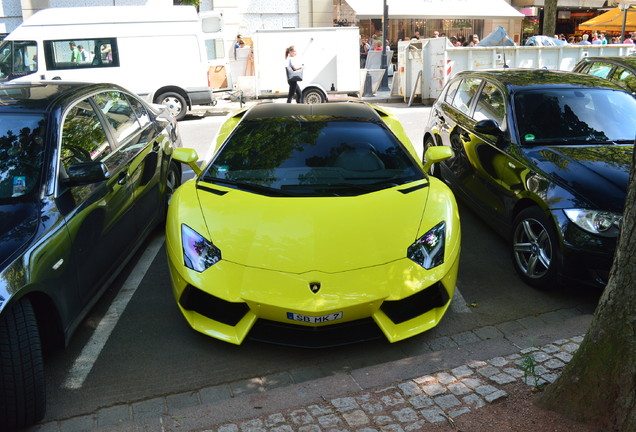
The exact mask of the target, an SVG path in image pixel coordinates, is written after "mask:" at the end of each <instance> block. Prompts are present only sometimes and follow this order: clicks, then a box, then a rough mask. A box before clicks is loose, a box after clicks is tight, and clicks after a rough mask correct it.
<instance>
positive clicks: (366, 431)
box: [356, 427, 378, 432]
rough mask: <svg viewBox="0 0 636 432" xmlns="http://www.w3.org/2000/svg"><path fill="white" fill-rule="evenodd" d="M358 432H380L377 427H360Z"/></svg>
mask: <svg viewBox="0 0 636 432" xmlns="http://www.w3.org/2000/svg"><path fill="white" fill-rule="evenodd" d="M356 432H378V430H377V429H376V428H371V427H365V428H362V429H358V430H357V431H356Z"/></svg>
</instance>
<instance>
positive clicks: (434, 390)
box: [422, 383, 446, 396]
mask: <svg viewBox="0 0 636 432" xmlns="http://www.w3.org/2000/svg"><path fill="white" fill-rule="evenodd" d="M422 390H424V393H426V394H427V395H429V396H437V395H441V394H444V393H446V387H444V386H443V385H441V384H439V383H433V384H427V385H425V386H422Z"/></svg>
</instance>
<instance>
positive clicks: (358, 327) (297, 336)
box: [249, 318, 384, 348]
mask: <svg viewBox="0 0 636 432" xmlns="http://www.w3.org/2000/svg"><path fill="white" fill-rule="evenodd" d="M383 336H384V335H383V334H382V332H381V331H380V329H379V328H378V326H377V325H376V324H375V321H373V319H372V318H365V319H361V320H356V321H349V322H346V323H341V324H332V325H326V326H320V327H309V326H301V325H298V324H287V323H281V322H276V321H268V320H264V319H259V320H258V321H256V324H255V325H254V327H253V328H252V330H251V331H250V334H249V338H250V339H251V340H255V341H258V342H267V343H273V344H276V345H285V346H293V347H301V348H330V347H336V346H341V345H349V344H352V343H356V342H364V341H370V340H375V339H380V338H382V337H383Z"/></svg>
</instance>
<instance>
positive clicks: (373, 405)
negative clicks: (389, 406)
mask: <svg viewBox="0 0 636 432" xmlns="http://www.w3.org/2000/svg"><path fill="white" fill-rule="evenodd" d="M360 407H361V408H362V409H363V410H364V412H366V413H367V414H378V413H380V412H382V411H383V410H384V405H382V404H381V403H380V402H377V401H369V402H361V403H360Z"/></svg>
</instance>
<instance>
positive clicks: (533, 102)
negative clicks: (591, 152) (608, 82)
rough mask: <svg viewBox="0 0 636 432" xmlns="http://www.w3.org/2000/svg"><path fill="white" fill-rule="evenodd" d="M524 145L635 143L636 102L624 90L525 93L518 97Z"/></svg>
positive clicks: (515, 101)
mask: <svg viewBox="0 0 636 432" xmlns="http://www.w3.org/2000/svg"><path fill="white" fill-rule="evenodd" d="M514 107H515V117H516V120H517V127H518V130H519V137H520V140H521V143H522V144H540V143H554V144H568V143H571V144H581V143H590V142H593V143H595V144H598V143H604V142H606V143H608V144H612V143H614V142H616V141H619V142H626V143H629V142H633V141H634V137H635V136H636V123H634V122H627V121H624V118H625V113H631V112H636V99H635V98H634V97H632V96H631V95H630V94H629V93H627V92H624V91H622V90H612V89H604V88H583V89H577V88H563V89H541V90H537V91H524V92H520V93H518V94H516V95H515V97H514Z"/></svg>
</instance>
